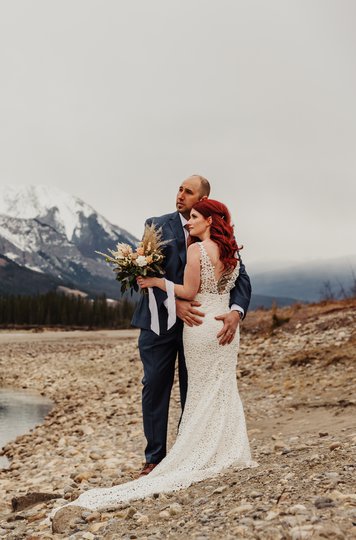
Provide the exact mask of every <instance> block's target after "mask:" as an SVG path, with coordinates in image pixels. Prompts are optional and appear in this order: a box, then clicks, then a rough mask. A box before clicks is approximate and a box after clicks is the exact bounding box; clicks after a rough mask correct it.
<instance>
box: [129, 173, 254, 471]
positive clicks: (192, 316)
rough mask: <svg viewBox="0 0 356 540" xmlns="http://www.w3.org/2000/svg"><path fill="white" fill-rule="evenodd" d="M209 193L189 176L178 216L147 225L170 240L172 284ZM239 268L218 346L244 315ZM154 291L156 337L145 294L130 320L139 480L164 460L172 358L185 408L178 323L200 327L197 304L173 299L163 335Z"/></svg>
mask: <svg viewBox="0 0 356 540" xmlns="http://www.w3.org/2000/svg"><path fill="white" fill-rule="evenodd" d="M209 194H210V184H209V182H208V180H206V178H204V177H202V176H199V175H193V176H190V177H189V178H187V179H186V180H184V182H182V184H181V185H180V187H179V190H178V194H177V198H176V208H177V212H174V213H173V214H166V215H164V216H160V217H156V218H150V219H148V220H147V221H146V225H151V224H152V223H153V224H155V225H156V226H157V227H159V228H161V229H162V239H163V240H169V242H168V243H167V244H166V245H165V247H164V256H165V259H164V270H165V277H166V278H167V279H168V280H170V281H173V282H174V283H179V284H182V283H183V274H184V267H185V264H186V250H187V241H188V237H189V233H188V230H187V228H186V227H185V225H186V223H187V220H188V219H189V215H190V211H191V209H192V207H193V205H194V204H195V203H196V202H198V201H199V200H201V199H205V198H207V197H208V196H209ZM240 264H241V266H240V274H239V277H238V278H237V280H236V284H235V287H234V288H233V289H232V290H231V292H230V311H229V312H228V313H222V314H221V316H219V317H217V319H219V320H221V321H222V323H223V326H222V328H221V330H220V332H219V333H218V334H217V339H218V340H219V343H220V344H221V345H225V344H228V343H230V342H231V341H232V340H233V339H234V336H235V332H236V330H237V327H238V324H239V322H240V319H242V318H244V316H245V315H246V312H247V309H248V305H249V303H250V297H251V285H250V279H249V277H248V275H247V273H246V271H245V267H244V265H243V264H242V263H240ZM153 292H154V295H155V298H156V302H157V307H158V317H159V327H160V335H159V336H157V334H155V333H154V332H152V331H151V329H150V327H151V315H150V310H149V307H148V298H147V296H146V295H142V296H141V298H140V301H139V303H138V305H137V308H136V310H135V313H134V316H133V319H132V325H133V326H136V327H138V328H141V332H140V337H139V341H138V345H139V350H140V355H141V360H142V363H143V370H144V376H143V379H142V384H143V390H142V412H143V425H144V432H145V437H146V439H147V446H146V450H145V455H146V463H145V465H144V467H143V469H142V471H141V475H142V476H143V475H146V474H149V473H150V472H151V471H152V470H153V469H154V467H155V466H156V465H157V464H158V463H159V462H160V461H161V460H162V459H163V458H164V457H165V455H166V441H167V426H168V410H169V400H170V395H171V389H172V385H173V379H174V369H175V362H176V358H177V356H178V372H179V388H180V400H181V407H182V411H183V409H184V404H185V400H186V395H187V386H188V380H187V368H186V365H185V358H184V350H183V339H182V334H183V324H184V323H185V324H188V325H189V326H194V325H199V324H202V322H203V317H204V313H203V312H202V311H200V310H199V306H200V304H199V303H198V302H195V301H192V302H190V301H185V300H179V299H176V313H177V321H176V323H175V325H174V326H173V327H172V328H170V329H169V330H167V309H166V307H165V306H164V301H165V299H166V298H167V294H166V293H165V292H163V291H161V290H160V289H158V288H154V289H153Z"/></svg>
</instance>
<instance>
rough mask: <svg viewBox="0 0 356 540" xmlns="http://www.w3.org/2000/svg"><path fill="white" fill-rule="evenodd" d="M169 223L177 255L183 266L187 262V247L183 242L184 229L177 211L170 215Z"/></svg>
mask: <svg viewBox="0 0 356 540" xmlns="http://www.w3.org/2000/svg"><path fill="white" fill-rule="evenodd" d="M169 224H170V226H171V229H172V231H173V234H174V238H175V241H176V244H177V248H178V254H179V257H180V259H181V261H182V263H183V266H185V265H186V262H187V247H186V244H185V235H184V231H183V227H182V222H181V220H180V217H179V213H178V212H176V213H175V214H174V215H173V216H172V218H171V220H170V223H169Z"/></svg>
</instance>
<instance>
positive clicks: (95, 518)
mask: <svg viewBox="0 0 356 540" xmlns="http://www.w3.org/2000/svg"><path fill="white" fill-rule="evenodd" d="M83 517H84V518H85V521H87V522H88V523H91V522H92V521H98V520H99V519H100V512H92V513H90V514H89V515H86V516H83Z"/></svg>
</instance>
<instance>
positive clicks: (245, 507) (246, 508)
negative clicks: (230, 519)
mask: <svg viewBox="0 0 356 540" xmlns="http://www.w3.org/2000/svg"><path fill="white" fill-rule="evenodd" d="M251 510H253V506H252V504H241V505H240V506H237V507H236V508H233V509H232V510H230V512H229V515H230V516H239V515H241V514H246V513H247V512H250V511H251Z"/></svg>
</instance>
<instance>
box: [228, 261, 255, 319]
mask: <svg viewBox="0 0 356 540" xmlns="http://www.w3.org/2000/svg"><path fill="white" fill-rule="evenodd" d="M250 300H251V282H250V278H249V276H248V274H247V272H246V268H245V265H244V264H243V262H242V260H241V257H240V272H239V275H238V277H237V279H236V281H235V286H234V287H233V289H231V291H230V304H229V305H230V307H231V306H232V304H237V305H238V306H241V307H242V308H243V310H244V318H245V317H246V313H247V310H248V306H249V304H250Z"/></svg>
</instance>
